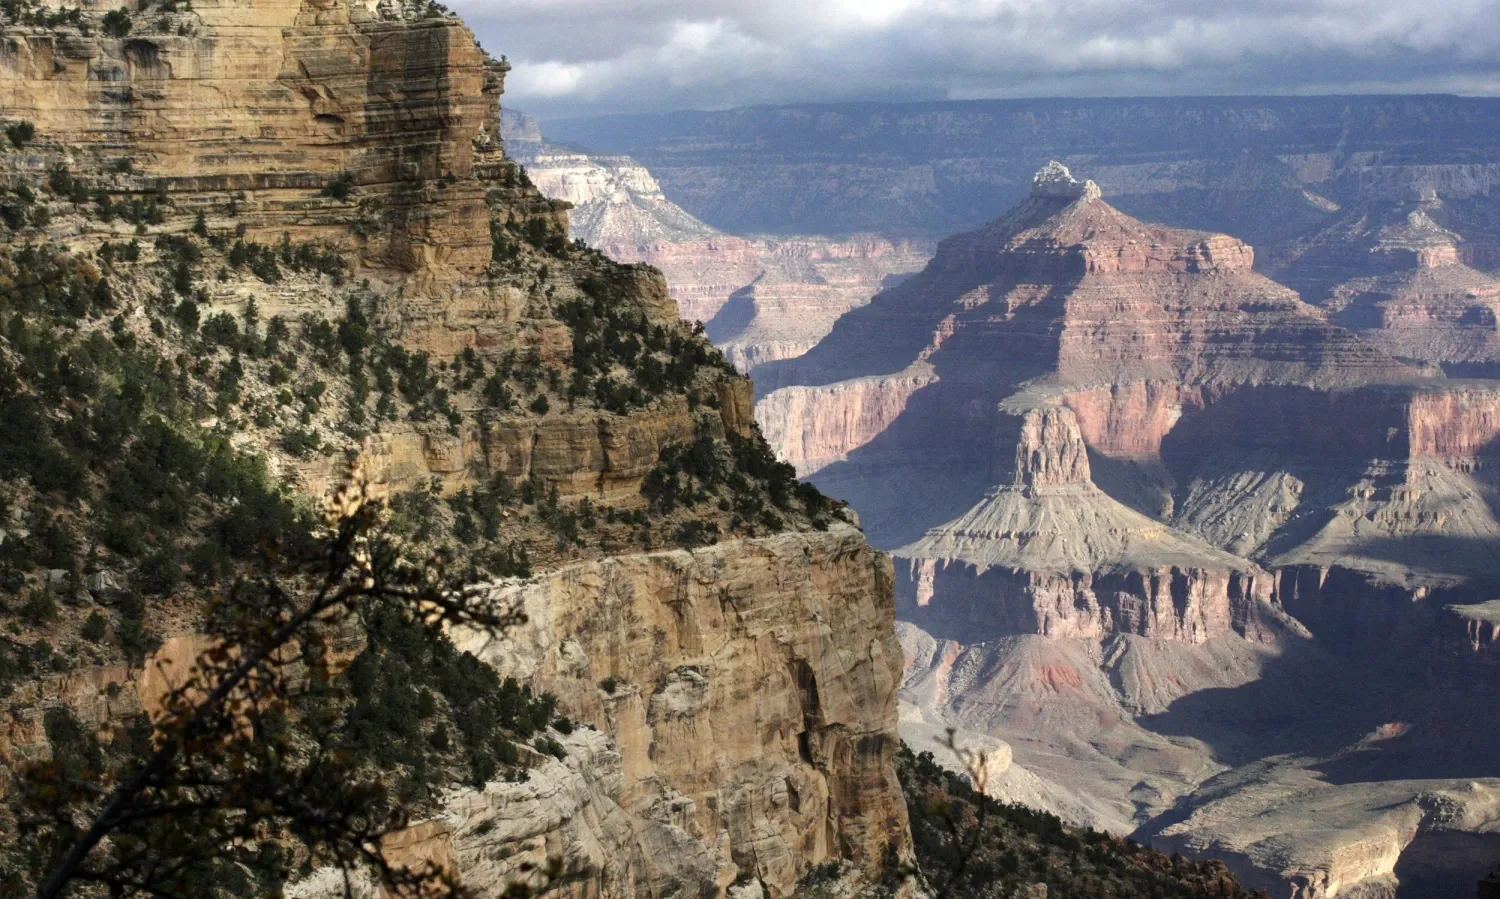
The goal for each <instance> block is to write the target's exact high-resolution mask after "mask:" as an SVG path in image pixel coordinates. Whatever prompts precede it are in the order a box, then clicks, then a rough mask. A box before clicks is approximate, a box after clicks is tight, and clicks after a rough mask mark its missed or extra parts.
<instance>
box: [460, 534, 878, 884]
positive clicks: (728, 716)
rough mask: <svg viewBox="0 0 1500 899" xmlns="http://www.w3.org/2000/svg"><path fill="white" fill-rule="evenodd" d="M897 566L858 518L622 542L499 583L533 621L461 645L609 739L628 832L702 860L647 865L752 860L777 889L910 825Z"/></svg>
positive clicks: (739, 869) (619, 829)
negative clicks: (671, 540)
mask: <svg viewBox="0 0 1500 899" xmlns="http://www.w3.org/2000/svg"><path fill="white" fill-rule="evenodd" d="M889 564H890V563H889V562H888V560H886V559H885V557H883V556H882V555H880V554H879V553H876V552H874V551H872V550H871V549H870V548H869V546H868V545H867V544H866V543H865V542H864V539H863V537H862V536H861V535H860V534H859V532H858V531H857V530H855V529H853V528H850V527H848V526H841V527H839V528H835V529H833V530H830V531H828V532H826V533H823V534H812V535H787V536H779V537H771V538H764V539H760V540H755V541H744V542H738V543H730V544H727V545H723V546H721V547H715V548H713V549H709V550H704V551H699V552H693V553H689V552H684V551H678V552H674V553H660V554H651V555H637V556H625V557H616V558H612V559H608V560H604V561H602V562H597V563H588V564H585V565H578V566H571V567H567V568H563V569H560V570H558V571H556V572H552V573H549V574H547V575H545V576H543V577H542V578H540V579H539V580H538V582H537V583H535V584H530V585H524V586H519V587H516V586H502V587H500V588H499V589H500V590H501V591H502V593H503V594H507V595H512V598H514V599H516V600H517V601H518V602H519V604H520V605H521V607H522V608H524V609H525V610H526V612H527V614H528V617H529V619H530V621H529V622H528V624H527V627H526V630H527V633H522V634H517V635H514V636H511V635H507V639H505V640H502V641H490V640H488V638H486V637H482V636H479V637H475V638H473V639H472V640H470V641H465V640H463V639H460V645H464V644H465V643H466V642H468V643H472V646H473V648H474V650H475V651H476V652H477V653H479V654H480V657H481V658H484V659H486V660H489V661H491V663H492V664H494V665H495V666H496V667H497V668H499V669H500V670H502V671H506V672H509V673H514V674H516V675H518V676H524V677H526V678H528V679H529V680H531V681H532V682H533V683H536V684H538V686H539V687H540V688H542V689H546V690H549V691H551V692H553V693H555V694H557V695H558V696H559V698H560V699H561V700H562V701H563V703H564V704H565V705H566V706H567V707H568V708H569V709H571V710H575V711H576V714H578V716H579V718H580V719H581V720H583V721H587V722H591V723H593V724H594V725H595V726H596V727H598V728H599V730H601V731H603V732H604V733H606V734H608V735H609V736H610V737H611V738H612V739H613V741H614V745H615V746H617V747H618V750H617V751H618V752H619V754H620V762H619V765H620V771H619V774H618V775H617V776H618V777H619V778H620V784H619V789H618V791H616V792H614V793H613V794H612V796H611V798H612V800H613V801H614V802H616V803H618V804H620V805H621V806H622V807H623V808H624V809H626V810H627V812H628V814H627V815H626V816H624V818H623V819H622V820H623V821H624V823H623V824H621V825H616V826H615V827H614V830H615V833H614V834H613V837H612V839H613V840H614V842H615V843H616V844H625V843H629V842H631V841H632V840H631V835H633V834H649V833H653V832H660V833H663V834H665V835H667V836H669V837H671V840H670V842H666V843H663V844H662V848H663V849H667V848H668V847H669V846H673V847H686V848H688V849H690V850H691V852H692V853H693V854H694V855H695V856H697V857H698V858H699V860H698V861H695V862H694V864H695V866H697V867H698V868H700V869H701V870H697V871H694V872H683V871H681V870H680V869H679V867H678V859H677V858H676V857H674V856H673V855H668V854H661V853H648V854H647V856H646V858H645V864H644V867H643V868H641V869H638V870H636V871H635V872H634V876H636V877H638V878H643V879H644V880H646V881H649V882H653V883H655V882H660V881H664V880H670V879H672V878H674V877H675V878H678V879H680V880H681V881H682V886H683V887H684V888H686V889H688V890H689V891H690V892H693V893H695V894H700V895H701V894H703V893H705V892H707V893H712V892H714V891H716V890H723V889H724V888H726V887H728V886H729V885H730V883H732V882H733V881H734V880H735V878H736V876H741V877H743V876H744V875H749V876H753V877H755V878H758V879H759V880H761V881H762V882H763V883H765V884H766V885H767V886H768V887H769V888H770V889H771V890H772V891H773V892H774V893H777V894H781V893H786V892H790V891H791V890H792V889H793V888H794V887H795V886H796V883H797V880H798V878H799V877H800V876H801V874H802V873H803V872H805V871H807V870H808V868H809V867H811V866H812V865H815V864H818V863H820V862H821V860H824V859H828V858H872V859H873V858H876V857H878V856H879V854H880V853H882V852H884V851H885V847H886V846H887V845H889V843H890V835H891V834H892V833H896V832H899V831H900V829H901V828H902V827H903V826H904V821H905V809H904V806H903V805H902V801H901V799H900V796H899V792H900V789H899V785H897V784H896V782H895V780H894V776H893V774H892V768H891V761H892V756H893V754H894V752H895V748H896V745H895V742H894V741H893V740H892V739H891V736H890V731H889V728H890V724H889V722H890V720H891V718H892V717H893V716H894V714H895V698H896V688H897V685H898V684H899V680H900V670H901V659H900V649H899V647H898V646H897V645H896V642H895V638H894V634H893V632H892V630H891V628H890V624H889V622H890V616H891V609H890V605H889V596H890V568H889ZM601 683H604V684H607V686H606V687H601V686H600V684H601ZM576 814H579V815H580V816H581V817H589V816H587V815H584V814H583V810H582V809H579V810H577V812H576ZM573 839H574V840H575V842H576V844H577V845H578V846H587V841H584V840H579V839H578V838H576V837H575V838H573ZM726 850H727V855H726V854H722V853H724V852H726ZM568 851H569V852H572V851H579V850H575V849H574V848H572V846H571V845H570V848H569V850H568ZM672 851H673V852H677V851H681V850H680V849H678V848H673V849H672ZM606 864H607V865H615V864H617V862H612V861H607V862H606ZM622 867H623V866H622ZM689 874H691V875H692V876H689ZM694 878H696V881H695V880H694Z"/></svg>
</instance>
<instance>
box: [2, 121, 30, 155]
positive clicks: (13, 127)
mask: <svg viewBox="0 0 1500 899" xmlns="http://www.w3.org/2000/svg"><path fill="white" fill-rule="evenodd" d="M5 136H6V137H7V138H9V139H10V143H11V146H13V147H15V148H16V149H17V150H19V149H21V148H22V147H24V146H26V145H27V144H29V143H31V141H32V140H33V139H34V138H35V137H36V126H35V125H33V124H31V123H30V122H25V121H22V122H11V123H10V124H9V125H6V126H5Z"/></svg>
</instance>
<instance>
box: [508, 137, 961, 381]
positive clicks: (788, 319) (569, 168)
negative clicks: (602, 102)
mask: <svg viewBox="0 0 1500 899" xmlns="http://www.w3.org/2000/svg"><path fill="white" fill-rule="evenodd" d="M506 115H507V118H505V120H504V122H505V127H506V129H507V131H506V135H507V136H506V142H507V147H508V149H509V151H510V152H511V153H512V155H514V156H516V158H518V159H519V160H520V161H522V162H523V163H524V164H525V165H526V170H527V172H528V174H529V175H530V177H531V179H532V180H533V181H534V182H535V183H536V185H537V187H538V189H539V190H541V192H542V193H543V194H544V195H546V196H548V197H551V198H553V199H557V200H564V201H566V202H568V203H571V204H573V206H574V209H573V212H572V214H571V218H570V221H571V231H572V234H573V235H574V236H575V237H576V238H578V239H580V240H582V241H584V242H585V243H587V244H589V245H590V246H593V247H597V248H598V249H600V250H601V251H603V252H604V253H605V254H606V255H608V256H609V257H610V258H611V259H615V260H617V261H620V262H644V263H646V264H647V265H650V266H652V267H654V268H657V269H660V270H661V271H662V272H663V273H664V274H665V275H666V277H667V283H668V285H669V289H670V291H671V294H672V298H673V299H674V300H675V301H676V302H677V307H678V310H679V311H680V313H681V315H682V317H683V318H685V319H687V320H689V321H701V322H704V323H706V324H707V326H708V335H709V339H710V340H712V341H713V342H714V344H715V345H716V346H718V347H720V348H721V349H723V350H724V352H725V354H726V355H727V356H728V357H729V360H730V361H731V362H732V363H734V365H735V366H736V367H737V368H739V370H740V371H743V372H748V371H750V370H751V369H753V368H754V367H755V366H757V365H759V364H760V363H762V362H766V361H771V360H775V359H786V358H792V357H795V356H800V355H801V354H802V353H804V352H806V351H807V350H808V349H810V348H811V347H812V346H813V345H814V344H816V343H817V342H818V341H819V340H820V339H822V337H823V336H824V335H825V334H827V333H828V331H829V329H830V328H832V327H833V323H834V322H835V321H836V320H837V319H838V318H839V316H841V315H843V314H844V313H845V312H847V311H849V310H850V309H853V308H855V307H857V306H861V305H864V304H865V303H866V302H868V301H869V299H870V297H872V296H874V295H875V294H876V293H877V292H879V291H880V289H881V288H882V287H884V286H886V285H888V284H890V283H893V282H894V281H897V280H899V279H900V278H901V277H903V276H905V275H907V274H910V273H912V272H915V271H917V270H918V269H920V268H921V267H922V266H923V265H925V264H926V262H927V260H928V259H929V258H931V246H930V244H928V243H926V242H923V241H911V240H890V239H887V238H884V237H881V236H879V235H875V234H856V235H853V236H850V237H842V238H829V237H821V236H799V237H791V238H784V239H768V238H759V237H753V236H752V237H739V236H735V235H733V234H726V233H724V232H722V231H719V230H717V229H715V228H712V227H710V226H708V225H706V224H704V223H703V222H701V221H699V220H698V219H696V218H694V217H693V216H692V215H690V214H688V213H687V212H686V211H684V210H683V209H682V208H681V207H679V206H677V205H676V204H675V203H673V202H672V201H670V200H668V199H667V198H666V197H665V196H664V195H663V193H662V190H661V186H660V185H659V184H658V183H657V181H656V179H655V178H653V177H652V176H651V174H650V173H649V172H648V171H647V170H646V169H645V168H644V167H643V166H641V165H640V164H639V163H637V162H635V161H634V160H633V159H630V158H629V157H627V156H611V155H605V154H595V153H587V154H586V153H583V152H580V151H577V150H571V149H565V148H561V147H557V146H553V145H550V144H547V143H546V142H545V141H544V140H543V139H542V137H541V130H540V128H538V127H537V126H536V123H535V122H534V121H533V120H531V119H530V118H529V117H527V116H525V115H524V114H520V113H507V114H506Z"/></svg>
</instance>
